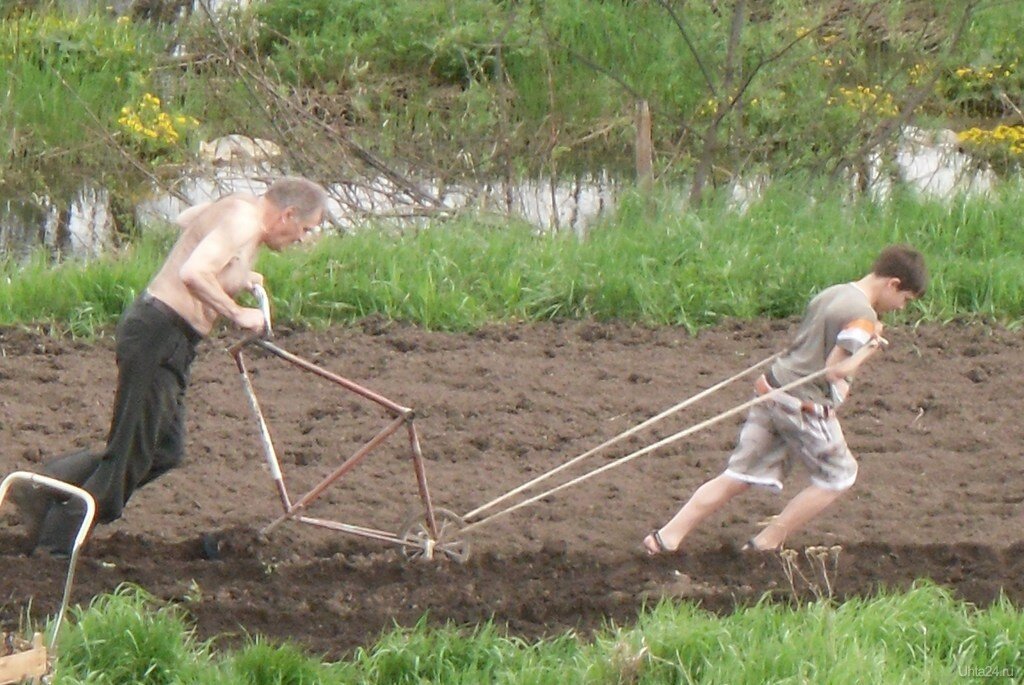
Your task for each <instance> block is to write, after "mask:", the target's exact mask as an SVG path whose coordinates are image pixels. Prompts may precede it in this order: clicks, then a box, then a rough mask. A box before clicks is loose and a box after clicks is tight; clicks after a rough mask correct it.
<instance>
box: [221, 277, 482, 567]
mask: <svg viewBox="0 0 1024 685" xmlns="http://www.w3.org/2000/svg"><path fill="white" fill-rule="evenodd" d="M253 294H254V295H255V296H256V299H257V301H258V302H259V303H260V307H261V309H262V310H263V313H264V320H265V321H266V322H267V325H266V329H265V331H264V334H263V336H251V337H247V338H245V339H243V340H240V341H238V342H236V343H235V344H234V345H232V346H231V347H229V348H228V352H229V353H230V354H231V356H232V357H233V358H234V360H235V365H236V366H237V367H238V372H239V375H240V377H241V379H242V387H243V389H244V391H245V395H246V397H247V399H248V401H249V407H250V409H251V410H252V412H253V415H254V416H255V418H256V421H257V424H258V425H259V432H260V442H261V445H262V448H263V454H264V458H265V459H266V463H267V466H268V468H269V469H270V474H271V477H272V478H273V480H274V483H275V485H276V487H277V494H278V497H279V499H280V501H281V506H282V508H283V513H282V514H281V515H280V516H278V517H277V518H276V519H274V520H273V521H271V522H270V523H268V524H267V525H266V526H264V527H263V528H262V530H261V532H262V533H268V532H270V531H271V530H273V529H274V528H276V527H277V526H278V525H280V524H281V523H283V522H285V521H289V520H291V521H297V522H299V523H305V524H309V525H313V526H317V527H320V528H327V529H330V530H335V531H340V532H342V533H348V534H351V535H357V536H361V537H366V538H371V539H374V540H379V541H382V542H388V543H392V544H395V545H399V546H400V547H401V548H402V552H403V553H404V554H405V556H406V557H407V558H412V559H418V558H424V559H433V558H434V557H435V553H437V554H438V555H439V556H445V557H447V558H450V559H453V560H455V561H460V562H461V561H465V559H466V557H468V554H469V552H468V545H467V544H466V543H464V542H462V541H461V540H448V539H446V538H447V536H448V535H449V534H450V533H451V532H452V528H455V529H456V530H457V529H458V527H459V526H460V525H461V520H459V519H458V517H457V516H456V515H455V514H453V513H452V512H450V511H448V510H445V509H440V508H435V507H434V505H433V502H432V500H431V497H430V489H429V487H428V485H427V474H426V468H425V466H424V461H423V452H422V450H421V449H420V441H419V435H418V434H417V431H416V424H415V412H414V411H413V410H412V409H410V408H409V407H404V406H402V405H400V404H398V403H396V402H393V401H391V400H390V399H388V398H386V397H384V396H383V395H380V394H378V393H376V392H374V391H372V390H369V389H368V388H365V387H363V386H362V385H359V384H358V383H355V382H353V381H351V380H349V379H347V378H344V377H342V376H339V375H338V374H336V373H332V372H331V371H328V370H326V369H324V368H322V367H320V366H318V365H316V364H313V363H312V362H310V361H308V360H306V359H303V358H302V357H299V356H298V355H295V354H292V353H291V352H288V351H287V350H284V349H282V348H281V347H278V346H277V345H275V344H274V343H272V342H270V341H269V340H267V337H269V336H270V335H271V334H272V332H271V329H270V324H269V322H270V309H269V300H268V298H267V295H266V292H265V291H263V289H262V288H260V287H258V286H257V287H255V288H253ZM249 346H255V347H259V348H261V349H263V350H265V351H266V352H269V353H270V354H271V355H274V356H276V357H278V358H279V359H282V360H284V361H286V362H288V363H290V364H292V365H294V366H296V367H298V368H300V369H302V370H304V371H308V372H310V373H312V374H314V375H316V376H319V377H320V378H323V379H325V380H327V381H329V382H331V383H334V384H336V385H339V386H341V387H342V388H344V389H346V390H348V391H351V392H353V393H355V394H356V395H359V396H360V397H362V398H364V399H367V400H370V401H371V402H373V403H375V404H377V405H379V406H380V407H382V408H383V409H384V410H385V411H386V412H387V413H388V414H390V415H391V421H390V422H389V423H388V424H387V425H386V426H384V428H383V429H381V430H380V431H379V432H378V433H377V434H376V435H374V436H373V437H372V438H371V439H370V440H369V441H368V442H367V443H366V444H364V445H363V446H362V447H361V448H359V449H358V450H357V451H356V452H355V453H354V454H352V456H350V457H349V458H348V459H346V460H345V461H344V462H343V463H342V464H341V465H340V466H338V467H337V468H335V469H334V470H333V471H332V472H331V473H329V474H328V475H327V476H325V477H324V478H323V479H322V480H320V482H319V483H317V484H316V485H314V486H313V487H312V489H310V490H309V491H308V492H306V493H305V494H303V495H301V496H300V497H299V498H298V499H296V500H293V499H292V497H291V495H290V494H289V492H288V487H287V485H286V484H285V479H284V474H283V472H282V469H281V463H280V461H279V460H278V457H277V450H276V449H275V448H274V443H273V440H272V438H271V436H270V429H269V427H268V425H267V421H266V418H265V417H264V415H263V411H262V409H261V408H260V403H259V400H258V399H257V397H256V390H255V388H254V386H253V382H252V377H251V375H250V374H249V369H248V367H247V366H246V363H245V358H244V355H243V351H244V350H245V348H246V347H249ZM403 427H405V429H406V433H407V435H408V440H409V451H410V456H411V459H412V464H413V469H414V471H415V473H416V482H417V487H418V489H419V496H420V500H421V502H422V504H423V509H424V514H423V519H422V521H419V522H417V521H411V522H409V523H408V524H407V525H406V527H405V529H404V531H400V532H398V533H391V532H388V531H385V530H379V529H376V528H370V527H367V526H361V525H355V524H351V523H344V522H342V521H334V520H329V519H323V518H317V517H313V516H308V515H306V514H305V513H304V512H305V511H306V508H307V507H308V506H309V505H310V504H311V503H312V502H314V501H315V500H316V499H317V498H318V497H320V495H322V494H323V492H324V491H325V490H326V489H327V488H328V487H330V486H331V485H332V484H334V483H335V482H337V481H338V480H340V479H341V478H343V477H344V476H345V475H346V474H348V473H349V472H350V471H352V469H354V468H355V467H356V466H358V465H359V464H360V463H361V462H362V461H363V460H365V459H366V457H367V456H369V454H370V453H371V452H373V451H374V450H375V449H376V448H377V447H379V446H380V445H382V444H383V443H384V442H385V441H386V440H387V439H388V438H390V437H391V436H392V435H394V434H395V433H397V432H398V431H400V430H401V429H402V428H403Z"/></svg>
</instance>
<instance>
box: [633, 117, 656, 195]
mask: <svg viewBox="0 0 1024 685" xmlns="http://www.w3.org/2000/svg"><path fill="white" fill-rule="evenodd" d="M636 182H637V185H638V186H639V187H640V189H641V190H643V191H645V192H646V191H649V190H650V189H651V186H652V185H653V183H654V149H653V146H652V145H651V108H650V105H649V104H648V103H647V100H638V101H637V103H636Z"/></svg>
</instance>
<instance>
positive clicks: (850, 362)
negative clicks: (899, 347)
mask: <svg viewBox="0 0 1024 685" xmlns="http://www.w3.org/2000/svg"><path fill="white" fill-rule="evenodd" d="M887 344H888V342H887V341H886V339H885V338H883V337H882V324H881V322H877V321H867V320H865V319H858V320H857V321H852V322H850V323H849V324H847V326H846V327H844V328H843V330H842V331H840V333H839V335H838V337H837V339H836V345H835V347H833V348H832V351H831V352H829V355H828V358H827V359H826V360H825V368H826V369H828V370H827V371H826V372H825V379H826V380H827V381H828V382H829V385H830V386H831V388H832V398H833V400H834V401H835V403H836V406H838V405H840V404H842V403H843V402H845V401H846V397H847V395H849V393H850V381H851V380H853V377H854V376H856V375H857V372H858V371H859V370H860V367H861V365H862V364H863V363H864V362H866V361H867V360H868V358H870V357H871V355H873V354H874V353H875V352H877V351H878V350H879V349H880V348H881V347H884V346H885V345H887ZM851 348H852V349H853V350H854V351H853V352H851V351H850V349H851Z"/></svg>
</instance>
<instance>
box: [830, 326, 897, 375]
mask: <svg viewBox="0 0 1024 685" xmlns="http://www.w3.org/2000/svg"><path fill="white" fill-rule="evenodd" d="M884 342H885V338H881V337H877V336H876V337H874V338H872V339H871V340H869V341H868V342H866V343H864V345H862V346H861V348H860V349H859V350H857V351H856V352H854V353H853V354H850V353H849V352H847V351H846V350H845V349H843V348H842V347H840V346H839V345H836V346H835V347H834V348H832V352H830V353H829V355H828V359H826V360H825V367H826V368H827V369H828V371H826V372H825V378H826V379H828V381H829V382H830V383H835V382H837V381H844V382H848V381H847V379H850V378H853V377H854V376H856V375H857V371H858V370H859V369H860V367H861V364H863V363H864V362H866V361H867V360H868V358H869V357H870V356H871V355H873V354H874V353H875V352H877V351H878V350H879V349H880V348H881V347H882V346H883V344H884Z"/></svg>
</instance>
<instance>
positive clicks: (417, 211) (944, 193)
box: [0, 127, 996, 258]
mask: <svg viewBox="0 0 1024 685" xmlns="http://www.w3.org/2000/svg"><path fill="white" fill-rule="evenodd" d="M949 133H950V135H944V132H941V131H940V132H929V131H924V130H922V129H917V128H914V127H906V128H905V129H904V131H903V135H902V136H901V138H900V140H899V143H898V145H897V146H896V148H895V150H894V151H893V152H892V153H891V157H890V162H889V163H890V164H892V167H891V168H893V169H895V171H896V173H895V174H887V173H885V172H884V170H885V169H886V168H890V167H888V166H887V164H886V159H885V157H883V155H882V154H880V153H879V154H875V155H872V156H870V158H869V159H868V160H867V162H868V163H867V165H866V169H865V172H864V173H865V175H866V176H867V178H866V179H859V178H856V177H855V178H851V179H850V184H851V188H852V187H862V188H863V187H865V186H866V187H867V189H868V191H869V192H870V194H871V196H872V197H874V198H875V199H877V200H879V201H885V200H886V199H887V198H888V197H890V196H891V194H892V189H893V186H894V184H896V183H899V184H901V185H905V186H906V187H908V188H912V189H914V190H916V191H917V192H918V193H919V194H921V195H922V196H925V197H932V198H949V197H952V196H954V195H955V194H957V193H968V194H983V193H986V192H988V191H989V190H990V189H991V188H992V187H993V186H994V185H995V183H996V178H995V175H994V174H993V172H992V171H991V170H989V169H979V168H978V165H977V163H976V162H975V161H974V160H973V159H972V158H971V157H969V156H968V155H966V154H964V153H963V152H962V151H961V150H960V149H959V148H958V147H957V144H956V140H955V136H952V137H951V135H952V134H951V132H949ZM229 142H230V141H229ZM886 157H889V156H888V155H887V156H886ZM248 159H249V162H250V164H248V165H246V164H242V165H238V164H237V163H236V161H235V160H234V159H233V158H232V157H231V155H227V157H226V158H225V159H223V160H221V159H220V158H216V159H214V160H213V162H212V164H211V165H207V167H206V174H205V175H202V176H199V175H197V176H191V177H185V178H182V179H180V180H179V181H178V182H176V183H175V193H174V194H171V193H169V192H154V194H153V195H152V197H151V198H150V199H148V200H146V201H144V202H143V203H141V204H139V205H138V206H137V207H135V215H136V219H137V221H138V223H139V224H140V225H141V226H143V227H144V226H146V225H150V224H153V223H154V222H161V223H163V222H170V221H173V220H174V218H175V217H176V216H177V215H178V214H179V213H180V212H181V211H182V210H184V209H185V208H187V207H189V206H191V205H194V204H197V203H200V202H206V201H209V200H213V199H216V198H218V197H221V196H223V195H226V194H229V193H233V192H245V193H250V194H253V195H261V194H262V193H263V192H264V191H265V190H266V187H267V184H266V181H265V180H263V179H268V178H270V179H272V178H275V177H278V176H280V175H281V174H280V173H279V172H278V171H276V170H275V169H273V168H270V167H269V165H267V164H264V163H252V162H253V159H252V157H251V156H249V157H248ZM218 165H219V166H218ZM865 180H866V183H864V181H865ZM770 183H771V179H770V178H768V177H767V176H763V175H757V176H753V177H751V178H746V179H740V180H739V181H737V183H736V184H734V187H733V188H732V199H733V203H732V204H733V207H734V208H735V209H736V210H737V211H741V212H742V211H746V209H748V208H749V206H750V205H751V203H753V202H756V201H757V200H758V198H759V197H760V196H761V195H762V193H763V191H764V189H765V188H766V187H767V186H768V185H770ZM619 189H620V185H619V184H618V183H617V182H616V181H615V180H614V179H611V178H609V177H608V176H607V175H603V174H602V175H598V176H590V177H581V178H577V179H575V180H562V181H553V180H551V179H540V180H535V181H519V182H516V183H511V182H500V181H499V182H493V183H486V184H483V185H479V186H452V185H444V186H442V185H440V184H439V183H437V182H433V183H430V182H428V183H424V184H423V186H422V188H421V189H420V190H421V191H422V193H423V194H425V195H427V196H431V197H433V198H436V199H437V201H438V202H439V206H432V207H425V206H424V205H423V204H422V202H419V201H417V199H415V198H413V197H412V196H411V194H410V193H411V192H414V191H411V190H410V189H408V188H402V187H399V186H396V185H395V184H394V183H393V182H392V181H390V180H388V179H386V178H377V179H372V180H361V181H359V182H352V183H343V184H335V185H332V186H330V188H329V191H330V196H331V199H330V202H329V205H328V210H329V213H330V217H331V222H332V223H333V224H334V225H335V226H336V227H338V228H339V229H341V230H356V229H358V228H359V227H360V226H361V225H365V224H366V222H367V221H368V220H373V221H374V222H375V223H379V222H382V221H387V222H394V223H396V224H397V225H401V226H416V225H422V224H423V223H424V222H425V221H426V220H427V218H428V217H430V216H436V215H437V214H438V213H439V212H440V213H457V212H460V211H470V212H472V213H474V214H475V215H479V214H480V213H489V214H494V215H497V216H498V217H500V220H501V221H506V220H508V219H514V220H519V221H524V222H527V223H529V224H531V225H533V226H535V227H536V228H537V230H538V231H539V232H545V231H572V232H573V233H575V234H576V235H578V236H581V237H582V236H584V235H585V234H586V233H587V231H588V230H589V228H590V227H591V226H593V225H594V223H595V222H596V221H597V220H598V219H599V218H600V217H601V216H602V215H603V214H604V213H605V212H607V211H609V210H610V209H611V208H612V207H614V205H615V201H616V196H617V194H618V192H619ZM112 237H113V221H112V212H111V210H110V200H109V196H108V193H107V192H106V191H104V190H102V189H99V190H97V189H91V188H87V189H83V190H82V191H81V192H80V193H79V194H78V196H77V197H76V198H75V200H74V201H73V202H71V203H70V205H69V206H67V207H55V206H53V205H52V203H50V202H49V201H48V200H46V199H45V198H42V199H29V200H24V199H18V200H7V201H5V202H4V201H0V249H2V250H3V254H7V255H15V256H16V257H19V258H20V257H22V256H24V255H25V254H27V253H28V252H30V251H32V250H34V249H39V248H45V249H46V250H48V251H49V253H50V254H51V255H52V256H54V257H61V256H68V255H72V256H90V255H95V254H98V253H100V252H102V251H103V250H104V249H106V248H107V247H108V246H109V245H110V243H111V240H112Z"/></svg>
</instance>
